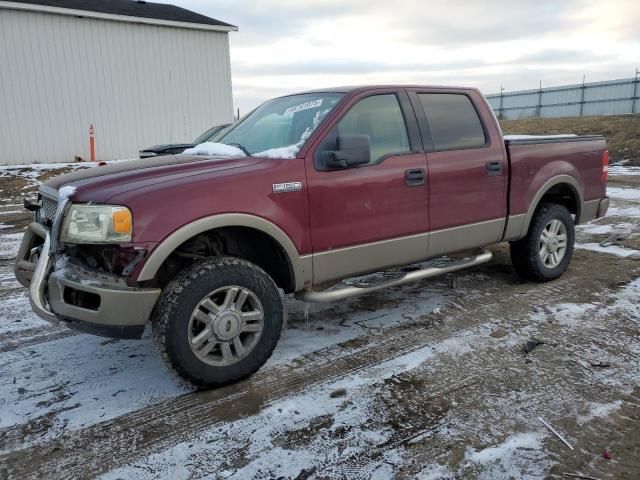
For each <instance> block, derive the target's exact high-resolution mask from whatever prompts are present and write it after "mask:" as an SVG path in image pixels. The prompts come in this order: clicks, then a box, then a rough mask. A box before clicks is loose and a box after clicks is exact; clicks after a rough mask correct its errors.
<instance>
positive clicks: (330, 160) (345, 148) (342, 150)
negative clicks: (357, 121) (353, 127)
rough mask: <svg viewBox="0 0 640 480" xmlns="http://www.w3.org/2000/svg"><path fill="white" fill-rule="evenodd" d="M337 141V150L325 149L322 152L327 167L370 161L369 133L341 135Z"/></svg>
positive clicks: (339, 166)
mask: <svg viewBox="0 0 640 480" xmlns="http://www.w3.org/2000/svg"><path fill="white" fill-rule="evenodd" d="M336 143H337V147H338V149H337V150H335V151H332V150H329V151H323V152H322V154H321V158H322V161H323V163H324V165H325V167H326V168H329V169H334V168H347V167H353V166H356V165H364V164H366V163H369V160H370V158H371V143H370V141H369V135H340V136H339V137H338V140H337V142H336Z"/></svg>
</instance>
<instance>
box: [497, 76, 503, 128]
mask: <svg viewBox="0 0 640 480" xmlns="http://www.w3.org/2000/svg"><path fill="white" fill-rule="evenodd" d="M503 98H504V87H503V86H502V85H500V110H499V112H500V113H499V114H498V120H502V100H503Z"/></svg>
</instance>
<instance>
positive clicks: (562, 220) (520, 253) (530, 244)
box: [510, 204, 575, 282]
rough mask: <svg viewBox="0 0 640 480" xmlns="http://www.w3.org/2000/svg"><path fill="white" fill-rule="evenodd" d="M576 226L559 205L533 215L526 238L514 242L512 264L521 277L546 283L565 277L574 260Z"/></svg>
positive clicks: (546, 205)
mask: <svg viewBox="0 0 640 480" xmlns="http://www.w3.org/2000/svg"><path fill="white" fill-rule="evenodd" d="M574 242H575V227H574V223H573V218H572V217H571V213H569V210H567V208H566V207H564V206H562V205H557V204H543V205H541V206H540V207H539V208H538V209H537V210H536V212H535V213H534V215H533V218H532V219H531V224H530V225H529V231H528V232H527V236H526V237H524V238H523V239H521V240H518V241H516V242H511V245H510V253H511V263H512V264H513V267H514V269H515V271H516V273H517V274H518V275H520V276H521V277H524V278H527V279H529V280H535V281H538V282H547V281H549V280H553V279H554V278H558V277H559V276H560V275H562V274H563V273H564V272H565V270H566V269H567V267H568V266H569V262H570V261H571V256H572V255H573V244H574Z"/></svg>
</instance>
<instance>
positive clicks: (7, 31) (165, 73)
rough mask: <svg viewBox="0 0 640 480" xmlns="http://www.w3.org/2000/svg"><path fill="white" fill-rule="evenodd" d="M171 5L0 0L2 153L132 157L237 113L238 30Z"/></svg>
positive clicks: (30, 158)
mask: <svg viewBox="0 0 640 480" xmlns="http://www.w3.org/2000/svg"><path fill="white" fill-rule="evenodd" d="M235 30H237V27H235V26H234V25H230V24H228V23H224V22H221V21H219V20H215V19H213V18H209V17H206V16H204V15H200V14H198V13H195V12H192V11H189V10H185V9H183V8H180V7H176V6H173V5H165V4H159V3H147V2H144V1H132V0H39V1H38V0H36V1H26V0H13V1H3V0H0V110H1V113H0V164H22V163H33V162H40V163H45V162H72V161H74V158H75V157H76V156H79V157H82V158H84V159H88V158H89V125H91V124H92V125H93V126H94V127H95V145H96V148H95V151H96V158H97V159H99V160H110V159H116V158H134V157H136V156H137V154H138V150H139V149H140V148H142V147H148V146H149V145H154V144H158V143H169V142H184V141H192V140H193V139H194V138H195V137H197V136H198V135H199V134H201V133H202V132H204V131H205V130H206V129H208V128H209V127H211V126H213V125H215V124H219V123H225V122H230V121H231V120H232V119H233V103H232V96H231V69H230V60H229V39H228V33H229V32H230V31H235Z"/></svg>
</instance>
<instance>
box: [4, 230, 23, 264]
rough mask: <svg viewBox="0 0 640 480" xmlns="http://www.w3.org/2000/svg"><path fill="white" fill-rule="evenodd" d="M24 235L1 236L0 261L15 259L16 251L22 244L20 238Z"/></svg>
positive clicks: (10, 234)
mask: <svg viewBox="0 0 640 480" xmlns="http://www.w3.org/2000/svg"><path fill="white" fill-rule="evenodd" d="M23 236H24V233H22V232H19V233H7V234H3V235H2V242H0V260H8V259H12V258H15V256H16V255H17V254H18V249H19V248H20V244H21V243H22V237H23Z"/></svg>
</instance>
